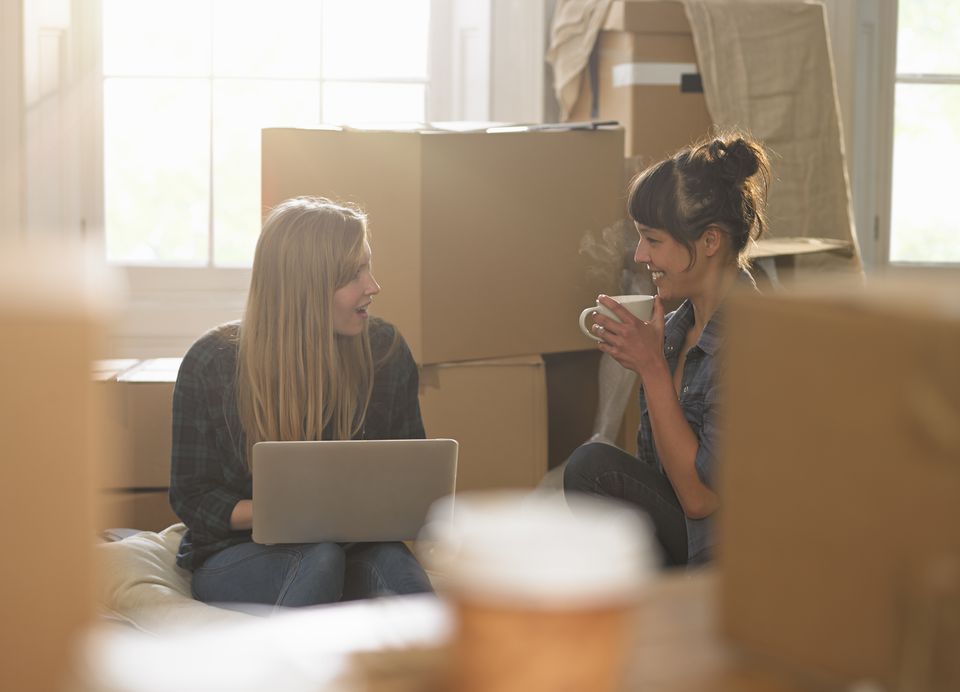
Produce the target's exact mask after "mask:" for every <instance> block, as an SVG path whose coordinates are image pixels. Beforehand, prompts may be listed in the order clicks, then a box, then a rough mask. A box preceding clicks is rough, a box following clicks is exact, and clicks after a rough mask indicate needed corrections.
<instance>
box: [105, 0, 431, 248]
mask: <svg viewBox="0 0 960 692" xmlns="http://www.w3.org/2000/svg"><path fill="white" fill-rule="evenodd" d="M102 2H103V71H104V90H103V92H104V106H103V107H104V188H105V191H104V194H105V223H106V239H107V256H108V259H109V260H110V261H112V262H116V263H121V264H142V265H177V266H223V267H226V266H247V265H249V264H250V262H251V260H252V259H253V249H254V246H255V244H256V239H257V235H258V233H259V230H260V220H261V207H260V130H261V129H262V128H264V127H314V126H317V125H320V124H321V123H337V124H340V123H357V124H362V123H370V122H397V121H423V120H425V119H426V92H427V81H428V75H427V45H428V41H427V35H428V29H429V21H430V17H429V7H430V3H429V0H404V2H396V1H395V0H102Z"/></svg>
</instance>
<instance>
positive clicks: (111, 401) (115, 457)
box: [91, 358, 140, 488]
mask: <svg viewBox="0 0 960 692" xmlns="http://www.w3.org/2000/svg"><path fill="white" fill-rule="evenodd" d="M139 362H140V361H138V360H136V359H134V358H119V359H111V360H97V361H94V363H93V368H92V373H91V374H92V377H93V381H94V382H96V383H97V386H96V387H94V395H95V396H96V397H97V398H98V399H99V400H100V405H101V406H102V409H103V411H104V438H103V441H104V445H106V446H107V449H108V450H109V453H108V454H107V455H106V456H105V457H103V458H101V459H100V460H99V463H98V464H97V466H96V469H95V470H96V473H97V478H96V481H95V484H96V487H97V488H126V487H129V486H130V485H131V484H132V482H133V475H132V464H131V463H130V461H129V459H130V439H129V437H128V434H127V426H126V425H125V424H124V419H125V418H126V416H125V415H124V413H123V409H122V408H121V406H122V403H121V401H120V398H121V395H120V387H119V385H118V383H117V377H118V376H119V375H121V374H122V373H124V372H126V371H127V370H129V369H130V368H132V367H134V366H135V365H137V363H139Z"/></svg>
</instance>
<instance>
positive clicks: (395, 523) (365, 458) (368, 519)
mask: <svg viewBox="0 0 960 692" xmlns="http://www.w3.org/2000/svg"><path fill="white" fill-rule="evenodd" d="M252 469H253V540H254V541H255V542H256V543H319V542H321V541H336V542H350V541H404V540H410V539H413V538H416V537H417V533H418V532H419V531H420V528H421V527H422V526H423V524H424V521H425V519H426V516H427V511H428V510H429V508H430V505H431V504H432V503H433V502H434V500H437V499H438V498H441V497H443V496H445V495H450V494H451V493H453V491H454V485H455V484H456V479H457V442H456V440H345V441H330V442H327V441H323V442H258V443H257V444H255V445H254V446H253V464H252Z"/></svg>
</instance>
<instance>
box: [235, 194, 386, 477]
mask: <svg viewBox="0 0 960 692" xmlns="http://www.w3.org/2000/svg"><path fill="white" fill-rule="evenodd" d="M366 240H367V223H366V217H365V216H364V214H363V213H362V212H361V211H359V210H358V209H354V208H351V207H347V206H342V205H339V204H335V203H334V202H331V201H330V200H328V199H324V198H322V197H297V198H295V199H290V200H287V201H285V202H282V203H281V204H279V205H277V206H276V207H275V208H274V209H273V210H272V211H271V212H270V214H269V216H267V219H266V221H265V222H264V225H263V230H262V232H261V233H260V239H259V241H258V242H257V250H256V254H255V255H254V259H253V271H252V275H251V278H250V294H249V296H248V298H247V308H246V311H245V313H244V316H243V320H242V321H241V323H240V337H239V339H240V344H239V347H240V348H239V356H238V359H237V405H238V408H239V414H240V422H241V424H242V426H243V431H244V433H245V435H246V449H245V450H244V451H245V452H246V459H247V460H249V458H250V450H251V448H252V447H253V445H254V444H255V443H257V442H261V441H265V440H281V441H286V440H319V439H321V436H322V434H323V432H324V430H328V432H329V437H330V438H332V439H337V440H349V439H351V438H352V437H354V436H355V435H356V434H357V432H358V431H360V430H361V428H362V426H363V421H364V418H365V417H366V412H367V405H368V403H369V400H370V393H371V390H372V387H373V362H372V356H371V351H370V338H369V335H368V333H367V330H364V331H363V333H361V334H360V335H359V336H341V335H339V334H336V333H335V332H334V330H333V317H332V309H333V294H334V292H335V291H336V290H337V289H338V288H340V287H342V286H344V285H346V284H347V283H348V282H349V281H350V280H351V279H352V278H353V277H354V275H355V274H356V271H357V269H358V268H359V267H360V266H361V264H362V263H363V262H364V261H365V259H364V249H365V241H366Z"/></svg>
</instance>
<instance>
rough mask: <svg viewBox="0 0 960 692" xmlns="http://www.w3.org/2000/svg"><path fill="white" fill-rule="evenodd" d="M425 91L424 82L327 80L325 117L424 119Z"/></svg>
mask: <svg viewBox="0 0 960 692" xmlns="http://www.w3.org/2000/svg"><path fill="white" fill-rule="evenodd" d="M425 93H426V92H425V87H424V86H423V85H422V84H351V83H349V82H334V83H332V84H331V83H327V84H324V86H323V120H324V122H326V123H331V124H342V123H388V122H423V121H424V119H425V117H426V108H425Z"/></svg>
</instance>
